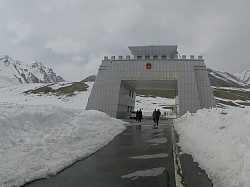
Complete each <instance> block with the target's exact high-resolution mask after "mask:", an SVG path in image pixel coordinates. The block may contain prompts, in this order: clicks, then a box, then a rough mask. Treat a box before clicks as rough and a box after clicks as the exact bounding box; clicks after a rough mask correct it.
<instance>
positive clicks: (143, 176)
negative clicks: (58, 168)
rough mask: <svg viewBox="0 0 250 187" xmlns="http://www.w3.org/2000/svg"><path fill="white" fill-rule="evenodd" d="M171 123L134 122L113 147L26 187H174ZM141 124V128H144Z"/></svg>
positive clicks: (111, 145)
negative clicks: (157, 124)
mask: <svg viewBox="0 0 250 187" xmlns="http://www.w3.org/2000/svg"><path fill="white" fill-rule="evenodd" d="M170 123H171V121H170V120H162V121H160V125H159V129H153V128H152V127H153V126H152V120H144V121H143V122H141V123H137V122H136V123H135V121H132V123H131V125H129V126H127V129H126V130H125V131H123V133H121V134H120V135H118V136H117V137H116V138H115V139H114V140H113V141H112V142H111V143H110V144H109V145H107V146H105V147H104V148H103V149H101V150H100V151H98V152H96V153H95V154H93V155H91V156H90V157H88V158H85V159H83V160H81V161H79V162H77V163H75V164H74V165H72V166H71V167H69V168H67V169H65V170H63V171H62V172H60V173H59V174H58V175H56V176H54V177H51V178H49V179H41V180H37V181H34V182H32V183H29V184H26V185H25V187H70V186H73V187H113V186H115V187H131V186H137V187H162V186H164V187H167V186H170V187H173V186H175V179H174V169H173V167H174V166H173V155H172V141H171V130H170V126H169V125H170ZM138 124H141V128H140V126H139V125H138Z"/></svg>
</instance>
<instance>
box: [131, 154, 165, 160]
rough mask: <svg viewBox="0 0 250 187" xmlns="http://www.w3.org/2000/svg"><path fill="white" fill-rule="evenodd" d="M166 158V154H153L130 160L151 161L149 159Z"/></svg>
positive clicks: (134, 157)
mask: <svg viewBox="0 0 250 187" xmlns="http://www.w3.org/2000/svg"><path fill="white" fill-rule="evenodd" d="M167 156H168V154H166V153H158V154H153V155H141V156H133V157H130V158H132V159H151V158H165V157H167Z"/></svg>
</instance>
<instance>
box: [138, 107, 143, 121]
mask: <svg viewBox="0 0 250 187" xmlns="http://www.w3.org/2000/svg"><path fill="white" fill-rule="evenodd" d="M141 119H142V111H141V109H140V110H139V112H138V121H139V122H141Z"/></svg>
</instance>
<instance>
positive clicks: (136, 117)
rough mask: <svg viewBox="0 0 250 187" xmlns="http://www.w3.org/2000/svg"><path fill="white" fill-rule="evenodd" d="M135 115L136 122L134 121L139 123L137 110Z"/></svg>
mask: <svg viewBox="0 0 250 187" xmlns="http://www.w3.org/2000/svg"><path fill="white" fill-rule="evenodd" d="M135 115H136V116H135V120H136V121H139V111H138V110H137V111H136V113H135Z"/></svg>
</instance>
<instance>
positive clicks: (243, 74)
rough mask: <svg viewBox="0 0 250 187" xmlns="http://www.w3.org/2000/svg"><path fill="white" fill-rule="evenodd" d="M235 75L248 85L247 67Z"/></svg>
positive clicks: (249, 79) (249, 71)
mask: <svg viewBox="0 0 250 187" xmlns="http://www.w3.org/2000/svg"><path fill="white" fill-rule="evenodd" d="M234 76H235V77H237V78H238V79H240V80H241V81H243V82H245V83H246V84H248V85H250V69H247V70H245V71H243V72H241V73H236V74H234Z"/></svg>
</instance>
